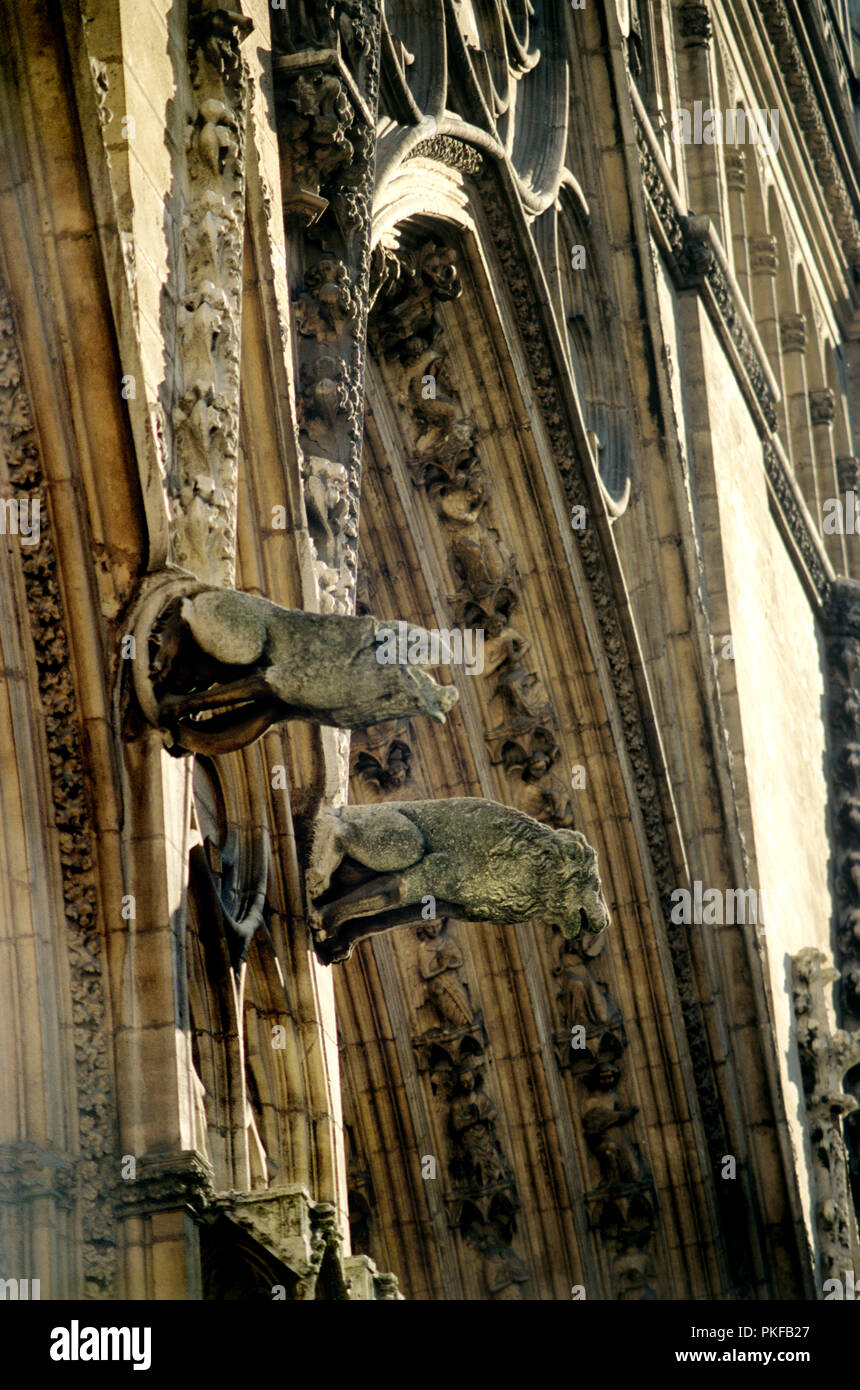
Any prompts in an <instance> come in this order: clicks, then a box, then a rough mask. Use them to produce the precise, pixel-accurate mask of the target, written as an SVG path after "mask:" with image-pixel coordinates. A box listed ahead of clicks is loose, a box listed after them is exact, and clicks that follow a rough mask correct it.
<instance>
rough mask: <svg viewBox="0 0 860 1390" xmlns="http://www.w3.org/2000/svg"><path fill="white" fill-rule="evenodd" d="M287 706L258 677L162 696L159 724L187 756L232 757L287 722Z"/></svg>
mask: <svg viewBox="0 0 860 1390" xmlns="http://www.w3.org/2000/svg"><path fill="white" fill-rule="evenodd" d="M287 713H288V710H287V706H286V705H284V704H282V703H281V701H280V700H277V699H275V697H274V696H273V695H272V692H271V691H270V690H269V689H268V688H267V686H266V684H265V682H264V681H262V680H261V679H259V678H257V677H246V678H245V679H244V680H237V681H232V682H226V683H220V682H217V681H216V682H215V684H214V685H211V686H209V687H208V689H206V690H201V691H199V692H190V693H189V694H187V695H176V694H174V695H165V696H164V698H163V699H162V700H160V701H159V703H158V719H159V724H160V725H161V727H162V728H163V729H165V730H167V732H168V733H170V734H172V735H173V738H174V740H175V742H176V743H177V744H179V745H180V746H181V747H182V748H183V749H185V750H186V751H187V752H189V753H208V754H214V753H231V752H233V751H234V749H236V748H243V747H244V746H245V744H247V743H251V742H253V740H254V739H256V738H259V737H260V735H261V734H263V733H265V731H266V729H268V728H269V727H270V725H272V724H276V723H277V722H278V721H279V720H281V719H284V718H286V716H287Z"/></svg>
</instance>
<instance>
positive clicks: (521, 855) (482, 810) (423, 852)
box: [307, 797, 609, 961]
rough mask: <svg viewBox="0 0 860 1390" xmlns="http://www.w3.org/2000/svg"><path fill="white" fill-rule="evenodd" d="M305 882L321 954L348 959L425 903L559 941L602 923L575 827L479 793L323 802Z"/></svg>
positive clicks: (424, 911) (600, 901)
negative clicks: (531, 928)
mask: <svg viewBox="0 0 860 1390" xmlns="http://www.w3.org/2000/svg"><path fill="white" fill-rule="evenodd" d="M307 888H308V893H309V895H310V897H311V899H312V900H313V915H314V921H313V926H314V927H315V929H316V931H317V935H318V942H317V949H318V951H319V953H320V955H321V956H322V958H323V959H325V960H328V961H334V960H346V959H348V957H349V955H350V954H351V952H352V948H353V946H354V945H355V943H356V942H357V941H360V940H362V939H363V938H364V937H366V936H370V935H373V934H374V933H376V932H379V931H385V930H387V929H388V928H389V927H392V926H398V925H402V924H405V923H420V922H421V921H422V918H424V917H427V916H428V910H429V912H430V914H431V915H432V916H433V917H436V916H452V917H462V918H466V919H467V920H468V921H476V922H496V923H499V924H501V925H505V924H508V923H514V922H527V921H530V920H535V921H540V922H544V923H546V924H547V925H557V926H558V927H560V929H561V931H562V932H563V933H564V935H565V937H567V938H568V940H573V939H574V938H575V937H577V936H578V935H579V934H580V932H581V931H586V932H590V933H593V934H597V933H599V932H602V931H603V930H604V929H605V928H606V926H607V925H608V923H609V911H608V909H607V906H606V902H605V900H604V898H603V894H602V891H601V886H600V878H599V875H598V872H597V855H596V854H595V852H594V850H593V849H592V848H591V846H590V845H589V844H588V842H587V840H586V839H585V837H584V836H583V835H581V834H580V833H579V832H578V831H575V830H553V829H552V828H551V827H550V826H548V825H544V824H542V823H541V822H540V821H536V820H533V819H532V818H531V816H527V815H524V814H523V812H521V811H516V810H514V809H513V808H511V807H509V806H502V805H500V804H499V803H498V802H495V801H484V800H482V799H481V798H478V797H452V798H450V799H448V800H440V801H400V802H397V804H396V805H385V804H381V805H380V804H377V805H372V806H340V807H336V808H332V809H327V810H325V811H323V812H322V813H321V815H320V817H319V819H318V820H317V823H316V827H315V834H314V840H313V845H312V850H311V862H310V866H309V869H308V873H307ZM430 904H432V907H431V906H430Z"/></svg>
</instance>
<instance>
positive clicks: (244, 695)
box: [134, 581, 457, 755]
mask: <svg viewBox="0 0 860 1390" xmlns="http://www.w3.org/2000/svg"><path fill="white" fill-rule="evenodd" d="M380 629H384V630H385V631H390V629H391V624H387V625H386V624H383V623H381V622H379V620H378V619H376V618H373V617H370V616H364V617H352V616H344V615H341V614H320V613H305V612H299V611H293V610H291V609H287V608H280V607H279V606H278V605H277V604H274V603H271V602H269V600H268V599H265V598H260V597H259V596H258V595H256V594H245V593H241V592H239V591H238V590H235V589H216V588H207V587H206V586H204V585H202V584H195V583H194V582H193V581H189V582H188V583H187V584H184V585H183V584H182V583H180V582H177V583H174V584H172V585H169V586H166V587H165V588H164V589H163V590H160V591H158V592H157V593H156V594H154V595H152V596H150V599H149V600H148V601H147V603H145V604H144V606H143V608H142V610H141V612H140V616H139V618H138V623H137V626H136V628H135V653H136V654H135V658H134V686H135V692H136V694H137V698H138V701H139V703H140V706H141V708H142V710H143V712H144V714H145V715H146V717H147V719H148V720H149V721H150V723H151V724H154V725H155V726H156V727H157V728H159V729H160V730H161V731H162V732H163V734H164V735H165V740H166V741H167V742H168V744H169V746H171V747H172V748H175V749H176V751H179V752H190V753H203V754H209V755H213V754H217V753H226V752H231V751H233V750H234V749H236V748H242V747H244V746H245V745H246V744H248V743H252V742H253V741H254V740H255V739H257V738H259V737H260V735H261V734H262V733H263V732H264V731H265V730H266V729H267V728H268V727H269V726H270V725H271V724H275V723H278V722H279V721H280V720H283V719H303V720H306V721H309V722H311V723H317V724H328V725H332V726H334V727H337V728H345V729H356V728H364V727H366V726H367V725H370V724H379V723H381V722H383V721H384V720H386V719H393V718H398V717H407V718H408V717H410V716H412V715H415V714H427V715H429V716H430V717H431V718H432V719H436V720H438V721H439V722H440V723H444V720H445V715H446V713H447V711H448V710H449V709H450V708H451V706H452V705H453V704H454V703H455V701H456V699H457V691H456V690H455V689H454V687H453V686H442V685H438V684H437V683H436V681H434V680H433V678H432V677H431V676H428V675H427V674H426V673H425V672H424V671H423V670H422V669H421V667H420V665H419V664H417V663H415V662H410V663H409V664H408V665H407V664H404V665H399V664H395V665H391V664H385V663H384V662H383V661H382V660H381V659H380V647H381V644H382V641H383V639H382V637H380V638H377V633H378V632H379V631H380ZM419 631H421V632H423V629H419ZM424 635H425V636H429V634H424ZM411 650H418V651H424V652H427V651H429V650H430V644H429V642H425V643H423V644H420V643H419V644H416V646H415V647H413V648H411Z"/></svg>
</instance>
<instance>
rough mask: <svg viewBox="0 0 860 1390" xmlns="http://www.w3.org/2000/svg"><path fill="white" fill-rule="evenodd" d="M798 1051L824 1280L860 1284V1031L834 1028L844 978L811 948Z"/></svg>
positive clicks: (798, 1002)
mask: <svg viewBox="0 0 860 1390" xmlns="http://www.w3.org/2000/svg"><path fill="white" fill-rule="evenodd" d="M792 967H793V976H794V988H793V1002H794V1015H795V1024H796V1028H797V1047H798V1052H799V1054H800V1067H801V1073H802V1076H803V1089H804V1093H805V1096H806V1114H807V1124H808V1126H809V1141H810V1145H811V1148H812V1170H813V1177H814V1181H815V1195H816V1203H815V1221H816V1227H817V1234H818V1246H819V1253H820V1257H821V1276H822V1279H828V1278H836V1279H842V1278H844V1276H845V1274H846V1272H847V1271H849V1270H850V1271H853V1273H854V1276H855V1279H856V1280H857V1281H858V1282H860V1238H859V1237H858V1233H857V1223H856V1221H855V1219H854V1214H853V1209H852V1201H851V1193H850V1188H849V1181H848V1154H847V1151H846V1147H845V1139H844V1136H843V1133H842V1121H843V1118H844V1117H845V1116H846V1115H850V1114H852V1112H854V1111H855V1110H856V1109H857V1102H856V1100H854V1098H853V1097H852V1096H850V1095H848V1094H846V1091H845V1087H844V1078H845V1074H846V1072H848V1071H849V1070H850V1069H851V1068H852V1067H856V1066H858V1065H860V1032H857V1033H846V1032H844V1031H843V1030H841V1029H833V1028H831V1026H830V1020H829V1018H828V1013H827V1004H826V998H825V989H826V988H827V987H828V986H829V985H831V984H832V982H833V981H834V980H836V979H837V978H838V972H837V971H836V970H833V969H831V968H830V967H829V966H828V965H827V962H826V959H825V957H824V956H823V955H822V953H821V952H820V951H816V950H813V949H812V948H807V949H806V950H803V951H801V952H799V954H798V955H796V956H794V957H792Z"/></svg>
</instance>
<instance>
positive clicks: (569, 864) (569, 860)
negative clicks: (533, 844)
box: [551, 830, 609, 955]
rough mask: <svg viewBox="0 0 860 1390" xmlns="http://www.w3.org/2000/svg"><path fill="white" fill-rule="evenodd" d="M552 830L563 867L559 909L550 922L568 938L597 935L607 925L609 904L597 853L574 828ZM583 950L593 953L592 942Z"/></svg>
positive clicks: (569, 939) (570, 939)
mask: <svg viewBox="0 0 860 1390" xmlns="http://www.w3.org/2000/svg"><path fill="white" fill-rule="evenodd" d="M555 834H556V836H557V844H558V846H559V848H560V850H561V854H562V858H563V861H564V868H563V872H562V883H563V887H562V889H561V907H562V911H561V912H560V913H559V914H558V915H557V917H556V920H555V922H554V923H552V924H551V925H554V926H558V927H560V928H561V931H562V932H563V933H564V935H565V937H566V938H567V940H568V941H574V940H576V938H577V937H578V936H579V935H580V932H588V933H590V934H591V936H592V937H598V936H600V935H601V933H603V932H604V931H605V930H606V928H607V927H608V926H609V908H608V907H607V905H606V899H605V898H604V896H603V889H602V887H601V884H600V875H599V873H598V872H597V853H596V851H595V850H593V849H592V847H591V845H590V844H589V843H588V841H587V840H586V838H585V836H584V835H582V834H580V832H579V831H578V830H556V832H555ZM595 945H596V943H595ZM587 953H588V954H589V955H594V954H595V949H594V945H591V944H589V948H588V952H587Z"/></svg>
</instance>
